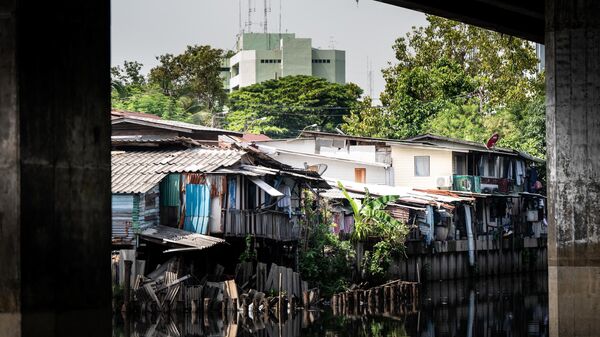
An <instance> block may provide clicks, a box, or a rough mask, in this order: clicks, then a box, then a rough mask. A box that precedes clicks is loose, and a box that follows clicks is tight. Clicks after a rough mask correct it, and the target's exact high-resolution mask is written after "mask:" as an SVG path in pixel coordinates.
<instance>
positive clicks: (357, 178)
mask: <svg viewBox="0 0 600 337" xmlns="http://www.w3.org/2000/svg"><path fill="white" fill-rule="evenodd" d="M354 182H357V183H362V184H364V183H366V182H367V169H366V168H364V167H358V168H355V169H354Z"/></svg>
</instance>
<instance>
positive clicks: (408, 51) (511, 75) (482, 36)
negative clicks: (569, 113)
mask: <svg viewBox="0 0 600 337" xmlns="http://www.w3.org/2000/svg"><path fill="white" fill-rule="evenodd" d="M427 21H428V23H429V24H428V25H427V26H426V27H419V28H413V30H412V31H411V32H409V33H407V34H406V37H401V38H398V39H397V40H396V42H395V44H394V46H393V49H394V52H395V55H396V59H397V64H396V65H394V66H391V67H389V68H387V69H385V70H384V77H385V79H386V89H385V92H384V93H383V94H382V101H383V100H387V99H392V98H393V97H394V93H395V91H396V88H397V86H398V84H397V83H396V82H397V81H402V76H400V74H401V73H402V71H403V70H405V69H414V68H416V67H424V68H425V69H428V68H430V67H431V65H435V64H436V63H437V62H438V60H440V59H446V60H449V61H450V62H452V63H454V64H457V65H460V66H461V67H462V68H463V69H464V71H465V73H466V74H467V75H468V76H470V77H471V78H473V79H474V80H476V88H475V90H474V91H473V95H474V96H475V97H477V98H478V99H479V101H480V103H481V104H482V106H484V107H488V106H489V107H502V106H507V105H508V103H510V102H514V101H520V100H522V99H523V98H526V97H527V96H528V95H530V94H531V93H533V92H535V91H536V87H537V86H538V85H539V83H540V81H541V80H543V79H542V77H541V76H539V75H537V64H538V60H537V58H536V55H535V50H534V48H533V45H532V44H531V43H530V42H528V41H525V40H522V39H519V38H516V37H512V36H509V35H503V34H500V33H497V32H493V31H489V30H486V29H482V28H479V27H475V26H472V25H467V24H464V23H460V22H456V21H452V20H447V19H444V18H440V17H436V16H432V15H428V16H427Z"/></svg>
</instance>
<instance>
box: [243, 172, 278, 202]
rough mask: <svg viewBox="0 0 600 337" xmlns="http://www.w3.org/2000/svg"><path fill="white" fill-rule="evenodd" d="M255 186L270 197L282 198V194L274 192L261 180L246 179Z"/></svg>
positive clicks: (254, 178) (274, 190)
mask: <svg viewBox="0 0 600 337" xmlns="http://www.w3.org/2000/svg"><path fill="white" fill-rule="evenodd" d="M248 179H250V180H251V181H252V182H253V183H255V184H256V186H258V187H260V189H261V190H263V191H265V192H267V193H268V194H269V195H270V196H272V197H283V193H281V192H279V191H278V190H276V189H275V188H274V187H273V186H271V185H269V184H267V183H266V182H264V181H263V180H261V179H260V178H257V177H248Z"/></svg>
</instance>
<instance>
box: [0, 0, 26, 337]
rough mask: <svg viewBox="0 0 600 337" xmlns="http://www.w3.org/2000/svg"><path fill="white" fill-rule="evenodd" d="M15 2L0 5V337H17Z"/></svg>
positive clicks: (17, 246)
mask: <svg viewBox="0 0 600 337" xmlns="http://www.w3.org/2000/svg"><path fill="white" fill-rule="evenodd" d="M15 11H16V2H15V0H12V1H11V0H8V1H4V2H1V3H0V266H1V267H0V269H1V271H0V335H2V336H10V337H13V336H14V337H16V336H20V332H21V328H20V324H19V322H20V308H21V306H20V304H21V303H20V293H21V291H20V288H21V287H20V273H19V266H20V262H19V257H20V250H19V241H20V234H21V233H20V229H19V194H20V193H19V191H20V188H19V136H18V135H19V113H18V108H17V91H18V88H17V67H16V62H17V60H16V49H15V43H16V18H15Z"/></svg>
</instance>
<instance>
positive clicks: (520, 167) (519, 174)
mask: <svg viewBox="0 0 600 337" xmlns="http://www.w3.org/2000/svg"><path fill="white" fill-rule="evenodd" d="M524 177H525V163H523V161H522V160H518V161H517V162H516V176H515V181H516V185H517V186H521V185H523V183H524Z"/></svg>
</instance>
